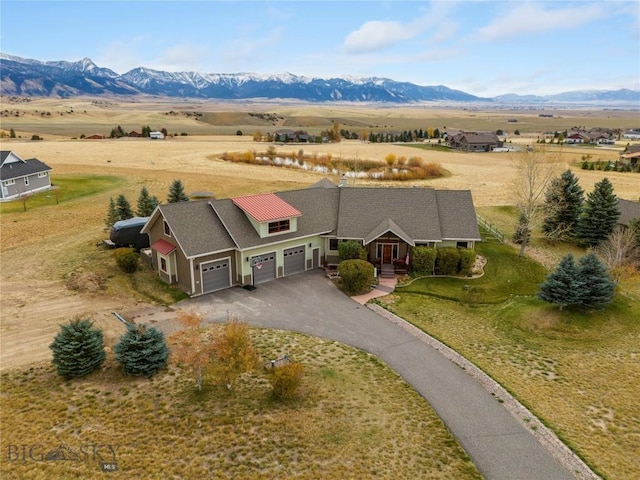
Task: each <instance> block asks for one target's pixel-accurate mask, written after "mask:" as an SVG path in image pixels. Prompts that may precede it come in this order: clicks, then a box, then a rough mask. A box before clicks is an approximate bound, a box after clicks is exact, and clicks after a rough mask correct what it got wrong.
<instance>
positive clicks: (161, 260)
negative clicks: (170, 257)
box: [160, 257, 167, 273]
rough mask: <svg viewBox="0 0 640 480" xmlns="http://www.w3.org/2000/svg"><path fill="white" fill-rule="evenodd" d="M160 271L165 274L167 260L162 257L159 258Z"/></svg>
mask: <svg viewBox="0 0 640 480" xmlns="http://www.w3.org/2000/svg"><path fill="white" fill-rule="evenodd" d="M160 270H162V271H163V272H164V273H167V259H166V258H164V257H160Z"/></svg>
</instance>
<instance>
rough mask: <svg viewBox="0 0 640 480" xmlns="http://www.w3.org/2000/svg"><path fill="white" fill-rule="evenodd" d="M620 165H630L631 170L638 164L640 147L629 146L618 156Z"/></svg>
mask: <svg viewBox="0 0 640 480" xmlns="http://www.w3.org/2000/svg"><path fill="white" fill-rule="evenodd" d="M620 163H622V164H625V165H627V164H628V165H630V166H631V167H632V168H634V167H637V166H638V165H639V164H640V145H629V146H628V147H627V148H626V149H625V150H624V152H622V153H621V154H620Z"/></svg>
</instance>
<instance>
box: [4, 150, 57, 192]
mask: <svg viewBox="0 0 640 480" xmlns="http://www.w3.org/2000/svg"><path fill="white" fill-rule="evenodd" d="M51 170H52V169H51V167H49V166H48V165H46V164H45V163H43V162H41V161H40V160H38V159H37V158H30V159H28V160H24V159H22V158H20V156H19V155H18V154H17V153H15V152H12V151H9V150H2V151H0V201H7V200H14V199H16V198H20V196H21V195H30V194H32V193H34V192H38V191H40V190H46V189H47V188H51V179H50V178H49V172H50V171H51Z"/></svg>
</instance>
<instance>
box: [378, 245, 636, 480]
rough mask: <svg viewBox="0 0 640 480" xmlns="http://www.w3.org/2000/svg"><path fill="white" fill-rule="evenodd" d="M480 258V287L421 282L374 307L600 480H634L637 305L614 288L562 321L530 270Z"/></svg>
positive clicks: (500, 255)
mask: <svg viewBox="0 0 640 480" xmlns="http://www.w3.org/2000/svg"><path fill="white" fill-rule="evenodd" d="M478 253H480V254H481V255H484V256H486V257H487V258H488V263H487V265H486V268H485V272H486V274H485V276H484V277H482V278H479V279H477V280H471V279H465V280H454V279H437V278H426V279H421V280H417V281H415V282H414V283H413V284H411V285H409V286H408V287H404V288H399V289H397V290H396V292H395V294H394V295H392V296H389V297H382V299H381V300H380V302H381V303H382V304H383V305H384V306H385V307H386V308H388V309H389V310H391V311H393V312H394V313H396V314H398V315H399V316H401V317H403V318H405V319H407V320H409V321H410V322H412V323H413V324H415V325H416V326H418V327H419V328H421V329H423V330H424V331H426V332H428V333H429V334H431V335H433V336H434V337H436V338H438V339H439V340H441V341H442V342H444V343H445V344H447V345H449V346H450V347H452V348H453V349H455V350H456V351H458V352H459V353H460V354H462V355H463V356H465V357H466V358H468V359H469V360H471V361H472V362H474V363H475V364H476V365H478V366H479V367H480V368H481V369H483V370H484V371H485V372H486V373H488V374H489V375H490V376H491V377H493V378H494V379H495V380H497V381H498V382H499V383H500V384H502V385H503V386H504V387H505V388H507V390H509V391H510V392H511V393H512V394H514V395H515V396H516V397H517V398H518V399H519V400H520V401H521V402H522V403H523V404H525V405H526V406H528V407H529V408H530V409H531V410H532V411H533V413H534V414H536V415H537V416H538V417H539V418H540V419H541V420H542V421H543V422H544V423H545V424H547V425H548V426H550V427H551V428H552V429H553V430H554V431H555V432H556V433H557V434H558V435H559V436H560V438H562V439H563V440H564V441H565V443H567V444H568V445H569V446H570V447H571V448H572V449H574V451H576V452H577V453H578V454H579V455H580V456H581V457H582V458H583V459H585V460H586V461H587V463H588V464H589V465H590V466H591V467H592V468H593V469H595V470H596V471H597V472H598V473H600V474H601V475H602V476H603V477H605V478H608V479H616V480H617V479H635V478H640V443H639V442H638V432H640V416H639V415H638V398H637V397H638V392H639V391H640V342H638V339H639V338H640V301H639V299H638V297H637V296H635V295H628V294H627V290H626V289H625V287H621V291H620V292H619V293H618V294H617V295H616V297H615V298H614V301H613V303H612V304H611V305H610V306H609V307H607V308H606V309H605V310H603V311H595V312H580V311H572V310H568V311H562V312H560V311H559V310H558V308H557V307H555V306H552V305H549V304H546V303H544V302H542V301H539V300H537V299H536V298H535V296H534V293H535V292H536V290H537V285H538V284H539V283H540V282H541V281H542V280H543V279H544V275H545V270H544V269H543V268H542V267H541V266H540V265H538V264H537V263H536V262H534V261H532V260H527V259H520V258H518V256H517V251H516V250H515V249H514V248H512V247H509V246H505V245H500V244H497V243H489V242H486V243H482V244H480V245H479V246H478ZM465 285H469V287H468V289H467V290H465V289H463V287H464V286H465Z"/></svg>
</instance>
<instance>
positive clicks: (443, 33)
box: [343, 2, 458, 54]
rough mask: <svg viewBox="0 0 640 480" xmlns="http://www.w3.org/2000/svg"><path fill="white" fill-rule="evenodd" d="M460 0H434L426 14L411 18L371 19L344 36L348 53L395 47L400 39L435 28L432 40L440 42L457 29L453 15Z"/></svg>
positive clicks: (415, 35)
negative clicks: (442, 0)
mask: <svg viewBox="0 0 640 480" xmlns="http://www.w3.org/2000/svg"><path fill="white" fill-rule="evenodd" d="M457 6H458V3H457V2H433V3H432V4H431V5H430V7H429V8H428V9H427V10H424V9H420V10H424V11H423V14H422V15H420V16H417V17H416V18H414V19H412V20H411V21H409V22H404V23H403V22H397V21H380V20H370V21H368V22H365V23H363V24H362V26H361V27H360V28H358V29H357V30H354V31H353V32H351V33H349V34H348V35H347V36H346V37H345V39H344V45H343V46H344V50H345V52H346V53H351V54H362V53H372V52H377V51H380V50H384V49H386V48H389V47H393V46H395V45H397V44H399V43H402V42H404V41H407V40H411V39H413V38H416V37H417V36H419V35H421V34H423V33H425V32H428V31H430V30H431V29H435V31H434V32H433V36H432V39H431V41H433V42H440V41H443V40H445V39H447V38H449V37H450V36H451V35H453V34H454V33H455V31H456V30H457V23H456V22H454V21H453V20H451V19H449V18H448V16H449V15H450V13H451V12H452V11H453V10H454V9H455V8H456V7H457Z"/></svg>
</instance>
